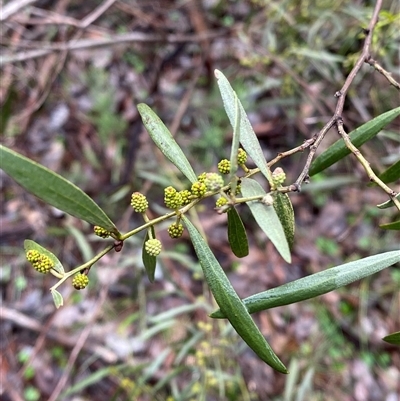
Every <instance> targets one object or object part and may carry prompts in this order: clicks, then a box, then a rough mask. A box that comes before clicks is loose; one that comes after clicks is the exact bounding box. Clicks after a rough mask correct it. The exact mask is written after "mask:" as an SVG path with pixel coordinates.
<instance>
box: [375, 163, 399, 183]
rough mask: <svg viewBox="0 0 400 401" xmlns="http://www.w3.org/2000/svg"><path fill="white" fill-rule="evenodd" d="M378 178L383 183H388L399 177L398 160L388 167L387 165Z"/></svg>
mask: <svg viewBox="0 0 400 401" xmlns="http://www.w3.org/2000/svg"><path fill="white" fill-rule="evenodd" d="M379 178H380V179H381V180H382V181H383V182H384V183H385V184H389V183H391V182H395V181H397V180H398V179H400V160H397V162H396V163H393V164H392V165H391V166H390V167H388V168H387V169H386V170H385V171H384V172H383V173H382V174H380V175H379Z"/></svg>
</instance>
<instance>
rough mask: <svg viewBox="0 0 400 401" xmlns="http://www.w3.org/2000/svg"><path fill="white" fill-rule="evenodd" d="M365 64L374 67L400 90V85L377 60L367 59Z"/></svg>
mask: <svg viewBox="0 0 400 401" xmlns="http://www.w3.org/2000/svg"><path fill="white" fill-rule="evenodd" d="M365 62H366V63H367V64H369V65H370V66H371V67H374V68H375V70H376V71H378V72H380V73H381V74H382V75H383V76H384V77H385V78H386V79H387V80H388V81H389V82H390V84H391V85H393V86H394V87H395V88H396V89H399V90H400V84H399V83H398V82H397V81H396V80H395V79H394V78H393V77H392V74H391V73H390V72H388V71H386V70H385V69H384V68H383V67H382V66H381V65H380V64H378V62H377V61H376V60H374V59H373V58H372V57H371V56H369V57H368V58H366V59H365Z"/></svg>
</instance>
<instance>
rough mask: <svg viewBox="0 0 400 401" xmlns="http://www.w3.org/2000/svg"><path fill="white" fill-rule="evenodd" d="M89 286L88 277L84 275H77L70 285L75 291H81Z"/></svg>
mask: <svg viewBox="0 0 400 401" xmlns="http://www.w3.org/2000/svg"><path fill="white" fill-rule="evenodd" d="M88 284H89V277H88V276H87V275H86V274H82V273H77V274H75V276H74V278H73V279H72V285H73V286H74V288H75V289H76V290H83V289H84V288H86V287H87V285H88Z"/></svg>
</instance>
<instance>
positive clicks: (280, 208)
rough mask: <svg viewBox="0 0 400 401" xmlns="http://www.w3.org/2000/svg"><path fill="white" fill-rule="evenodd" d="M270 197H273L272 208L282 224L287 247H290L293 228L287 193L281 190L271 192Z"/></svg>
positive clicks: (291, 209)
mask: <svg viewBox="0 0 400 401" xmlns="http://www.w3.org/2000/svg"><path fill="white" fill-rule="evenodd" d="M272 197H273V199H274V203H273V206H274V209H275V211H276V214H277V215H278V217H279V220H280V222H281V224H282V227H283V231H284V232H285V236H286V240H287V242H288V245H289V248H290V249H292V247H293V242H294V230H295V222H294V210H293V205H292V202H291V201H290V198H289V195H288V194H284V193H282V192H273V193H272Z"/></svg>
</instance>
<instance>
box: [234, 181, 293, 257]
mask: <svg viewBox="0 0 400 401" xmlns="http://www.w3.org/2000/svg"><path fill="white" fill-rule="evenodd" d="M241 192H242V195H243V197H244V198H248V197H252V196H258V195H266V193H265V191H264V190H263V188H262V187H261V185H260V184H259V183H258V182H257V181H255V180H252V179H251V178H244V179H243V180H242V183H241ZM246 204H247V206H248V207H249V208H250V210H251V213H252V214H253V216H254V218H255V220H256V222H257V224H258V225H259V226H260V228H261V229H262V230H263V231H264V233H265V235H266V236H267V237H268V238H269V239H270V240H271V242H272V243H273V244H274V246H275V248H276V249H277V250H278V252H279V253H280V254H281V256H282V257H283V259H285V260H286V262H288V263H290V262H291V255H290V249H289V245H288V242H287V239H286V235H285V231H284V229H283V227H282V224H281V222H280V220H279V217H278V215H277V214H276V211H275V209H274V207H273V206H272V205H271V206H267V205H265V204H264V203H262V202H260V201H250V202H247V203H246Z"/></svg>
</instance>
